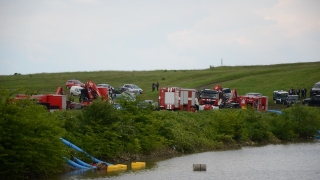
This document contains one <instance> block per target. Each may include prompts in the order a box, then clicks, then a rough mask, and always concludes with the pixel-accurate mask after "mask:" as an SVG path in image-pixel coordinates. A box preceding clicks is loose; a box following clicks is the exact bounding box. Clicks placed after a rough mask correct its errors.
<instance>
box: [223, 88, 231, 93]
mask: <svg viewBox="0 0 320 180" xmlns="http://www.w3.org/2000/svg"><path fill="white" fill-rule="evenodd" d="M222 91H223V92H224V93H231V90H230V89H223V90H222Z"/></svg>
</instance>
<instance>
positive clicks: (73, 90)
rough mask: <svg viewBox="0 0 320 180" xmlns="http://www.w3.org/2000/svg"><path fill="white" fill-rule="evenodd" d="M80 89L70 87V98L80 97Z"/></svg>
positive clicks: (78, 87) (79, 87)
mask: <svg viewBox="0 0 320 180" xmlns="http://www.w3.org/2000/svg"><path fill="white" fill-rule="evenodd" d="M81 89H83V87H81V86H72V87H71V88H70V94H71V96H80V94H81Z"/></svg>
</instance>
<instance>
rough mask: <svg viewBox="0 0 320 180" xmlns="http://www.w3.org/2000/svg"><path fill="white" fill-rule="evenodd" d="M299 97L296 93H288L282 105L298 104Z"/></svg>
mask: <svg viewBox="0 0 320 180" xmlns="http://www.w3.org/2000/svg"><path fill="white" fill-rule="evenodd" d="M299 103H300V99H299V96H298V95H288V98H287V99H286V100H285V101H284V103H283V104H284V105H287V106H288V107H289V106H292V105H293V104H299Z"/></svg>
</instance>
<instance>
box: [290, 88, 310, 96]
mask: <svg viewBox="0 0 320 180" xmlns="http://www.w3.org/2000/svg"><path fill="white" fill-rule="evenodd" d="M288 92H289V95H298V96H299V99H301V98H302V99H305V98H306V97H307V89H306V88H302V89H301V90H300V89H299V88H298V89H294V88H292V87H291V88H290V89H289V91H288ZM300 94H301V96H300Z"/></svg>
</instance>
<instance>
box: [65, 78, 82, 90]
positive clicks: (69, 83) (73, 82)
mask: <svg viewBox="0 0 320 180" xmlns="http://www.w3.org/2000/svg"><path fill="white" fill-rule="evenodd" d="M72 86H81V87H84V84H83V83H82V82H81V81H79V80H77V79H70V80H68V81H67V82H66V88H67V89H70V88H71V87H72Z"/></svg>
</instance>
